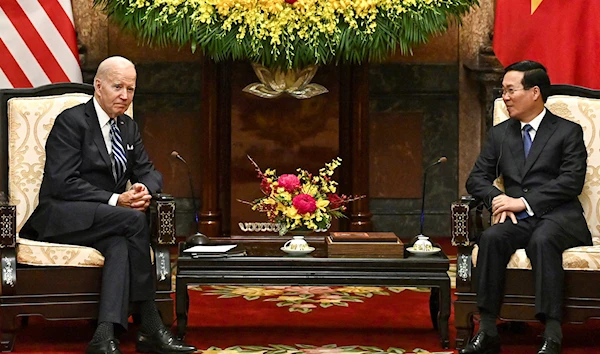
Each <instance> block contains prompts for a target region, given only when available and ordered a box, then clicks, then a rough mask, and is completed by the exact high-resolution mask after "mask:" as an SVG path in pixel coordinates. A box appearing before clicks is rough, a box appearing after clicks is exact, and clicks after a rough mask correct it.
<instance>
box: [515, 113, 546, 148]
mask: <svg viewBox="0 0 600 354" xmlns="http://www.w3.org/2000/svg"><path fill="white" fill-rule="evenodd" d="M545 115H546V108H545V107H544V110H543V111H542V112H541V113H540V114H538V115H537V116H535V118H533V119H532V120H531V122H529V123H523V122H521V131H523V127H524V126H525V125H526V124H529V125H531V127H532V128H533V130H531V131H529V135H530V136H531V140H532V141H533V138H535V133H536V132H537V131H538V128H539V127H540V124H542V119H543V118H544V116H545Z"/></svg>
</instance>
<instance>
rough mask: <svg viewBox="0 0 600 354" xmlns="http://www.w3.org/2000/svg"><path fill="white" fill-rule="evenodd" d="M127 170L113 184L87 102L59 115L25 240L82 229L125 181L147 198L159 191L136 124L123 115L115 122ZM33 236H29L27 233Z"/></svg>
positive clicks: (157, 176) (158, 177)
mask: <svg viewBox="0 0 600 354" xmlns="http://www.w3.org/2000/svg"><path fill="white" fill-rule="evenodd" d="M117 124H118V127H119V129H120V131H121V137H122V140H123V147H124V148H125V150H126V154H127V169H126V171H125V173H124V175H123V176H122V177H121V178H120V179H119V180H118V181H115V178H114V176H113V172H112V163H111V158H110V156H109V154H108V151H107V149H106V143H105V142H104V138H103V136H102V131H101V128H100V124H99V123H98V116H97V114H96V111H95V109H94V103H93V100H89V101H88V102H87V103H85V104H81V105H78V106H75V107H73V108H70V109H67V110H65V111H63V112H62V113H61V114H60V115H59V116H58V117H57V118H56V121H55V122H54V126H53V127H52V130H51V131H50V135H49V136H48V140H47V142H46V164H45V166H44V178H43V180H42V185H41V188H40V194H39V205H38V206H37V208H36V209H35V211H34V212H33V214H32V215H31V217H30V218H29V220H28V221H27V223H26V224H25V226H24V227H23V232H24V233H26V234H27V237H31V238H34V239H40V240H43V239H45V238H48V237H52V236H56V235H60V234H66V233H70V232H75V231H81V230H85V229H88V228H89V227H90V226H91V225H92V222H93V221H94V213H95V211H96V208H97V207H98V205H100V204H107V203H108V200H109V199H110V197H111V196H112V194H113V193H117V194H119V193H123V192H124V191H125V186H126V183H127V181H128V180H130V181H131V182H132V183H136V182H140V183H143V184H144V185H145V186H146V187H147V188H148V190H149V192H150V193H156V192H159V191H160V189H161V188H162V175H161V174H160V172H158V171H156V170H155V169H154V165H153V164H152V162H151V161H150V160H149V158H148V154H147V153H146V150H145V148H144V145H143V143H142V139H141V136H140V132H139V130H138V126H137V124H136V123H135V122H134V121H133V120H132V119H131V118H130V117H128V116H127V115H121V116H119V117H117ZM32 231H33V232H32Z"/></svg>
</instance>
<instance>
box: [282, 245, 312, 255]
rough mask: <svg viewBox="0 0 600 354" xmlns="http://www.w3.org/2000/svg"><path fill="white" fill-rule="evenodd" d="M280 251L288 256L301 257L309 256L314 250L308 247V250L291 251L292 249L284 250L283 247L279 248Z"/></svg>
mask: <svg viewBox="0 0 600 354" xmlns="http://www.w3.org/2000/svg"><path fill="white" fill-rule="evenodd" d="M280 249H281V250H282V251H283V252H285V253H287V254H289V255H290V256H303V255H306V254H309V253H311V252H312V251H314V250H315V248H314V247H310V246H308V248H306V249H303V250H293V249H290V248H285V247H281V248H280Z"/></svg>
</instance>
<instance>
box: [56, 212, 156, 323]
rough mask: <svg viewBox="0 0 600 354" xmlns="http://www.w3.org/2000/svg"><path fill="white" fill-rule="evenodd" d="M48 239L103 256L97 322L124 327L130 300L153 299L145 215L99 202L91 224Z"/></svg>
mask: <svg viewBox="0 0 600 354" xmlns="http://www.w3.org/2000/svg"><path fill="white" fill-rule="evenodd" d="M48 241H49V242H56V243H67V244H73V245H81V246H88V247H93V248H95V249H97V250H98V251H100V253H102V255H103V256H104V267H103V269H102V290H101V294H100V310H99V313H98V322H112V323H118V324H120V325H121V326H123V328H127V318H128V317H129V303H130V302H134V301H147V300H154V296H155V281H154V274H153V270H152V269H153V268H152V261H151V256H150V232H149V225H148V219H147V217H146V214H145V213H143V212H141V211H137V210H133V209H130V208H124V207H119V206H116V207H114V206H110V205H108V204H100V205H99V206H98V208H97V209H96V213H95V215H94V222H93V224H92V226H91V227H90V228H89V229H87V230H83V231H77V232H72V233H69V234H65V235H58V236H54V237H52V238H50V239H48Z"/></svg>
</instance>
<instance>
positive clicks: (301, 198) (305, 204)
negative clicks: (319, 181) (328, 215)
mask: <svg viewBox="0 0 600 354" xmlns="http://www.w3.org/2000/svg"><path fill="white" fill-rule="evenodd" d="M292 205H293V206H294V208H296V210H298V213H300V214H306V213H309V214H310V213H313V212H314V211H315V210H317V201H316V200H315V198H313V197H311V196H310V195H308V194H298V195H297V196H295V197H294V199H292Z"/></svg>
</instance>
